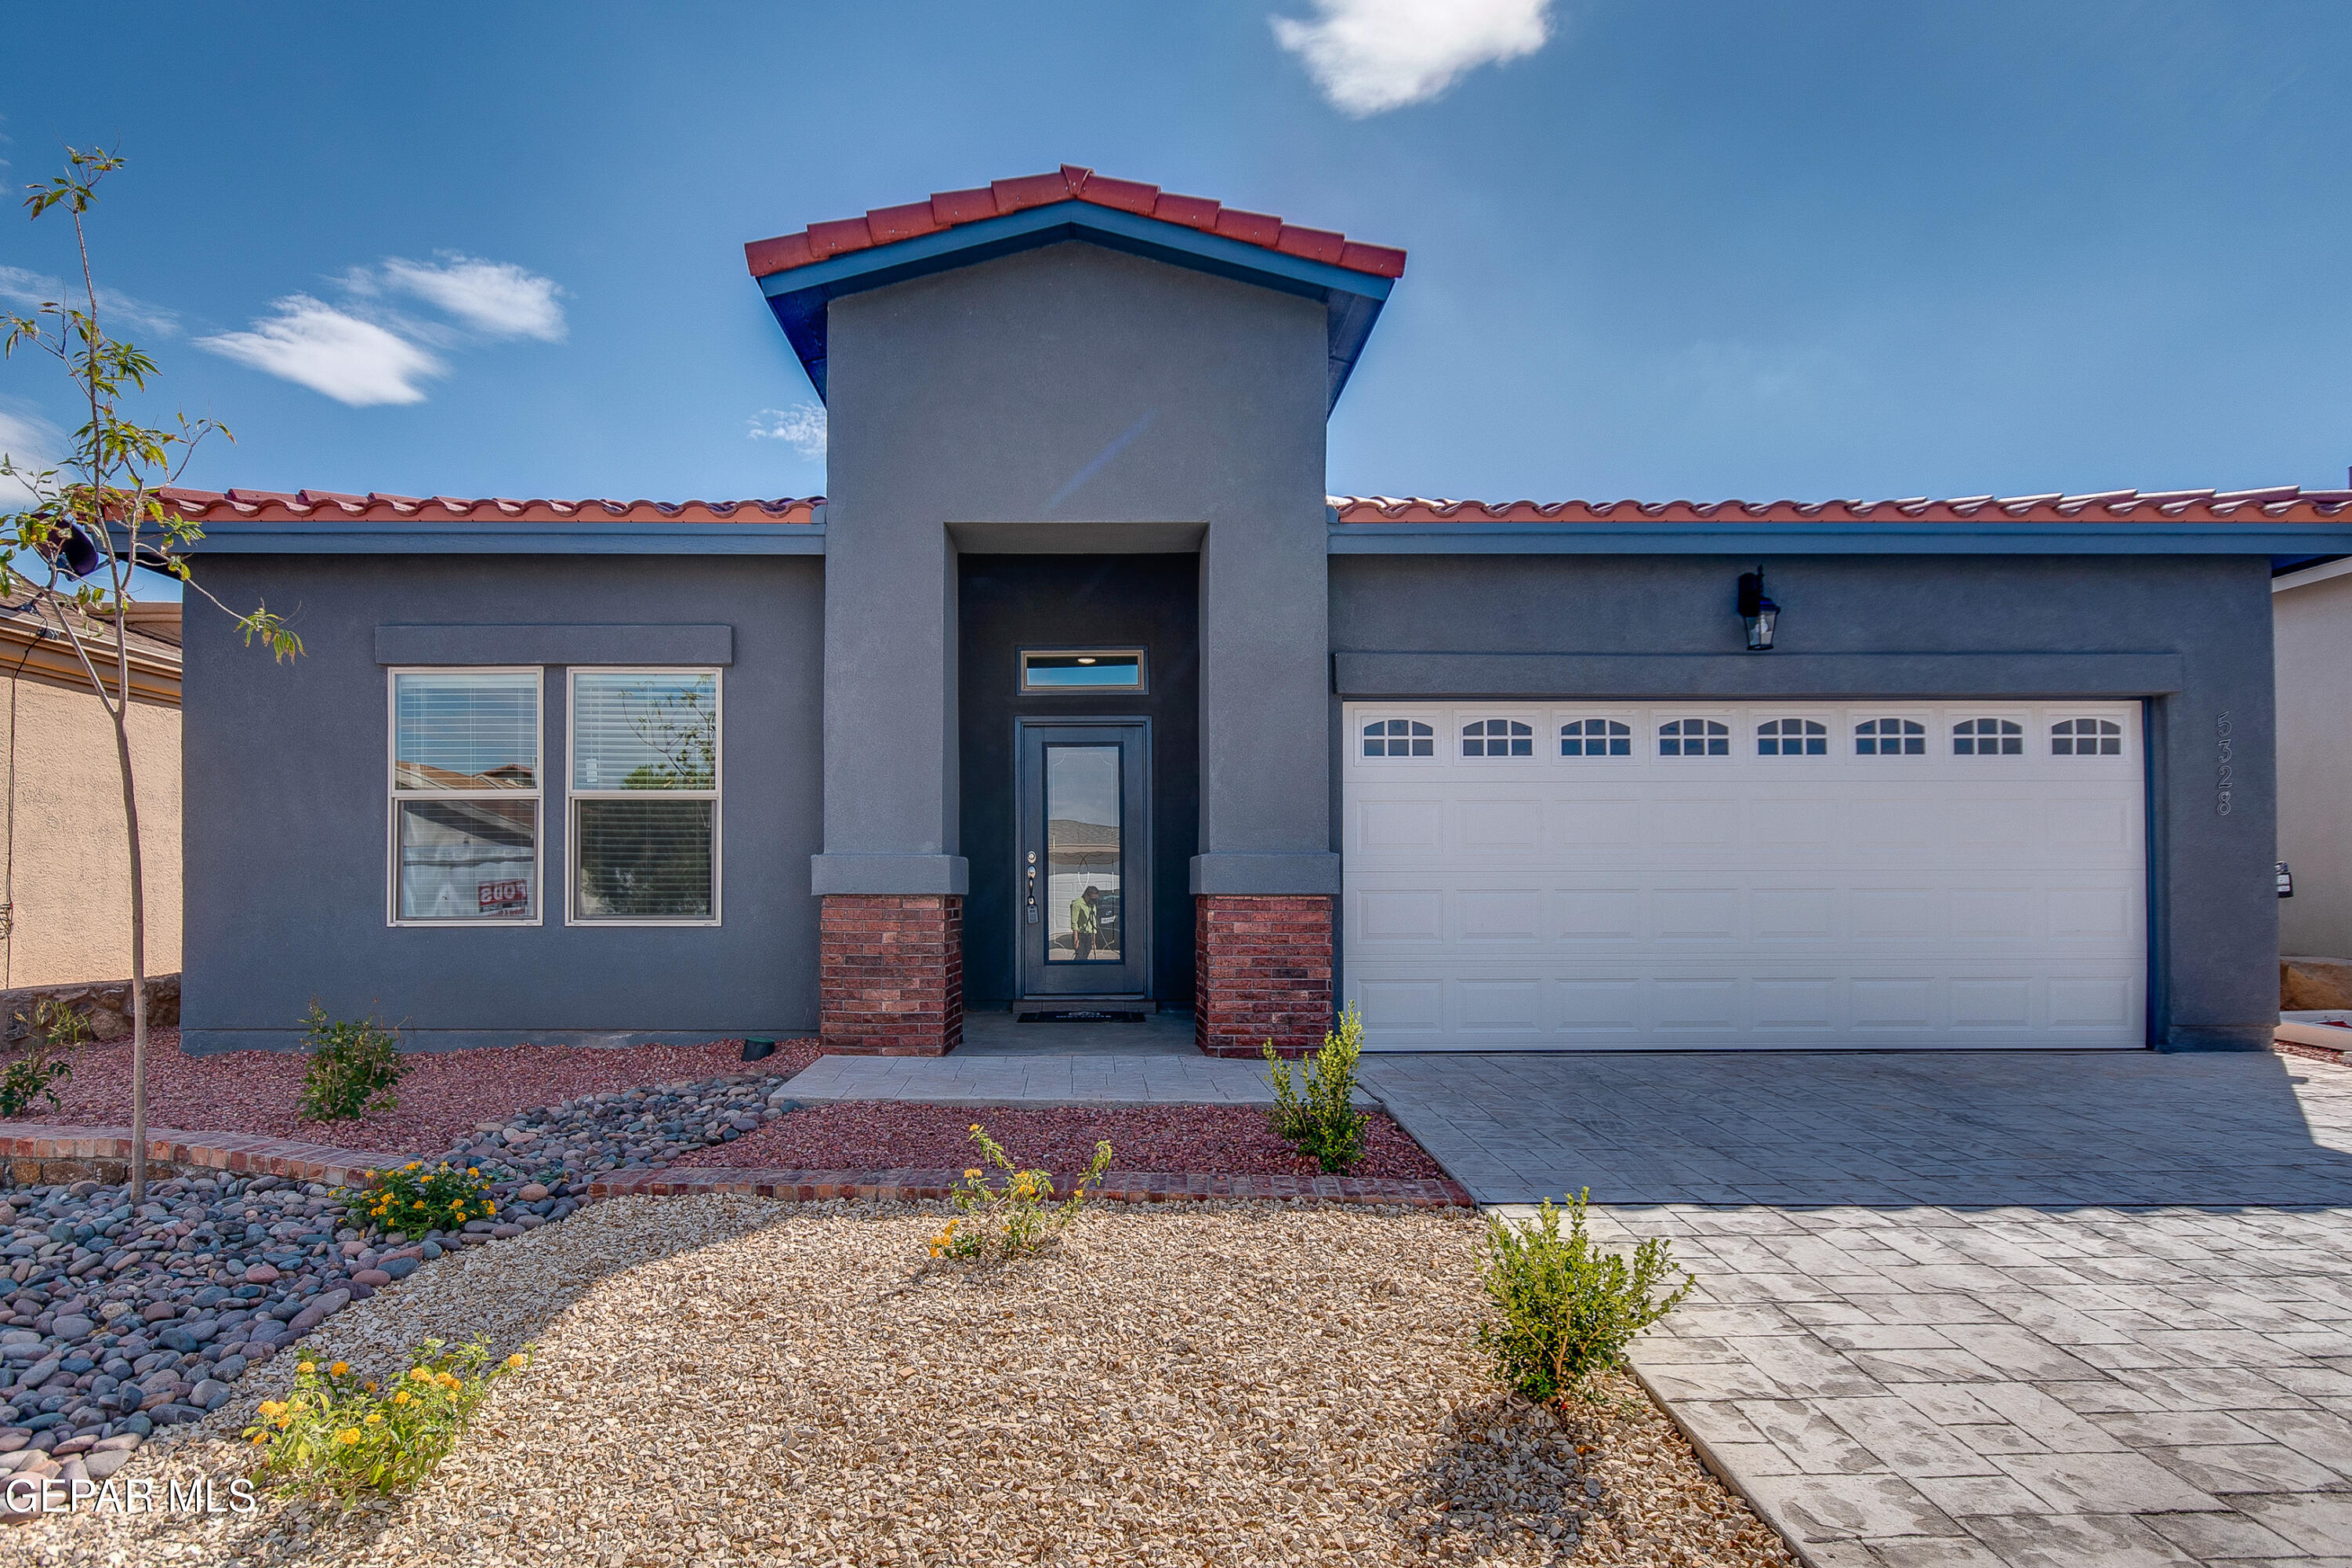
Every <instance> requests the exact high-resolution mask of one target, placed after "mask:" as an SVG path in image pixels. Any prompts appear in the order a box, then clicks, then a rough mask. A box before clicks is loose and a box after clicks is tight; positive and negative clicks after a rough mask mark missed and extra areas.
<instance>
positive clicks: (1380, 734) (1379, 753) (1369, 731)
mask: <svg viewBox="0 0 2352 1568" xmlns="http://www.w3.org/2000/svg"><path fill="white" fill-rule="evenodd" d="M1436 754H1437V731H1435V730H1434V729H1433V728H1432V727H1431V726H1429V725H1427V724H1424V723H1423V722H1422V721H1420V720H1418V719H1375V720H1373V721H1371V722H1370V723H1369V724H1367V725H1365V726H1364V755H1366V756H1368V757H1382V758H1386V757H1434V756H1435V755H1436Z"/></svg>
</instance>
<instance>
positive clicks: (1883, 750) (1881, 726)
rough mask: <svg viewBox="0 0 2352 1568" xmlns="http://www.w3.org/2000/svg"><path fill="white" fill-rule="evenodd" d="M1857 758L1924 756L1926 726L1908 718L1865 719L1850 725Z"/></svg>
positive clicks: (1925, 751)
mask: <svg viewBox="0 0 2352 1568" xmlns="http://www.w3.org/2000/svg"><path fill="white" fill-rule="evenodd" d="M1853 751H1854V755H1856V756H1858V757H1924V756H1926V755H1927V726H1926V725H1925V724H1920V723H1916V722H1914V721H1911V720H1909V719H1864V721H1862V722H1861V723H1859V724H1856V725H1855V726H1854V727H1853Z"/></svg>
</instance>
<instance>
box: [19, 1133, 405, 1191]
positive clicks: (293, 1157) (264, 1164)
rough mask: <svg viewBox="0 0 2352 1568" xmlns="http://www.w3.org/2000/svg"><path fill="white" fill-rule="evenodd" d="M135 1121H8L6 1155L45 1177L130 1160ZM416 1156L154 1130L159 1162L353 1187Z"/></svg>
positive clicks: (154, 1158)
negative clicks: (60, 1168) (53, 1170)
mask: <svg viewBox="0 0 2352 1568" xmlns="http://www.w3.org/2000/svg"><path fill="white" fill-rule="evenodd" d="M138 1147H139V1146H138V1144H136V1143H134V1142H131V1129H129V1128H128V1127H73V1126H58V1125H52V1124H49V1123H45V1122H37V1121H14V1122H0V1161H5V1163H7V1164H8V1165H9V1166H10V1168H11V1169H12V1171H13V1170H15V1169H16V1167H18V1166H20V1165H27V1164H29V1165H32V1166H35V1167H36V1171H35V1172H34V1173H31V1174H30V1175H29V1177H28V1179H30V1180H32V1181H41V1180H43V1179H44V1178H43V1177H42V1176H41V1175H40V1174H39V1173H38V1171H37V1167H39V1166H42V1165H47V1164H50V1163H108V1164H112V1163H121V1164H123V1165H126V1166H127V1165H128V1164H129V1163H130V1162H131V1157H132V1155H133V1154H134V1153H135V1152H137V1150H138ZM412 1158H414V1156H412V1155H408V1154H393V1153H387V1152H383V1151H381V1150H369V1149H338V1148H336V1147H334V1146H333V1145H331V1144H328V1143H303V1142H297V1141H295V1140H293V1139H290V1138H258V1137H254V1136H252V1135H250V1134H247V1133H243V1132H183V1131H175V1130H174V1129H172V1128H169V1127H150V1128H149V1129H148V1130H147V1159H148V1161H149V1163H151V1164H159V1165H174V1166H195V1167H198V1168H201V1169H204V1170H211V1171H229V1172H234V1173H237V1174H240V1175H254V1176H285V1177H289V1178H291V1179H292V1180H295V1181H298V1182H325V1183H328V1184H331V1185H333V1186H339V1187H341V1186H353V1185H357V1184H360V1183H362V1182H363V1181H365V1180H366V1178H367V1173H368V1172H370V1171H380V1170H382V1169H383V1168H384V1167H385V1166H386V1165H396V1164H401V1163H405V1162H406V1161H408V1160H410V1159H412Z"/></svg>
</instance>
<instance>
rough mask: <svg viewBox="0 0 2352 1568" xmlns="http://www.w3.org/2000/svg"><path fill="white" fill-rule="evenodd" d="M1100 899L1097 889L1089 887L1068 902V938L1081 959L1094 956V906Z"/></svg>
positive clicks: (1095, 928) (1095, 925) (1100, 894)
mask: <svg viewBox="0 0 2352 1568" xmlns="http://www.w3.org/2000/svg"><path fill="white" fill-rule="evenodd" d="M1101 898H1102V893H1101V891H1100V890H1099V889H1095V888H1093V887H1089V888H1087V890H1086V891H1085V892H1083V893H1080V894H1079V895H1078V896H1077V897H1076V898H1075V899H1072V900H1070V936H1071V939H1072V940H1073V942H1075V943H1076V946H1077V950H1078V956H1079V957H1080V958H1081V959H1087V958H1092V957H1093V956H1094V955H1095V931H1096V930H1097V923H1096V921H1095V905H1096V903H1097V901H1098V900H1100V899H1101Z"/></svg>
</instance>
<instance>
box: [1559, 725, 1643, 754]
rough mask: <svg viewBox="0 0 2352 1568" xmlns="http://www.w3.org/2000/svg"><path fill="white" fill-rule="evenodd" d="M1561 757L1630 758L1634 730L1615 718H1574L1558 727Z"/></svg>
mask: <svg viewBox="0 0 2352 1568" xmlns="http://www.w3.org/2000/svg"><path fill="white" fill-rule="evenodd" d="M1559 754H1560V755H1561V756H1563V757H1630V756H1632V755H1633V728H1632V727H1631V726H1630V725H1625V724H1620V723H1619V722H1617V721H1616V720H1614V719H1575V720H1570V721H1569V722H1568V723H1565V724H1562V725H1561V726H1560V727H1559Z"/></svg>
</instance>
